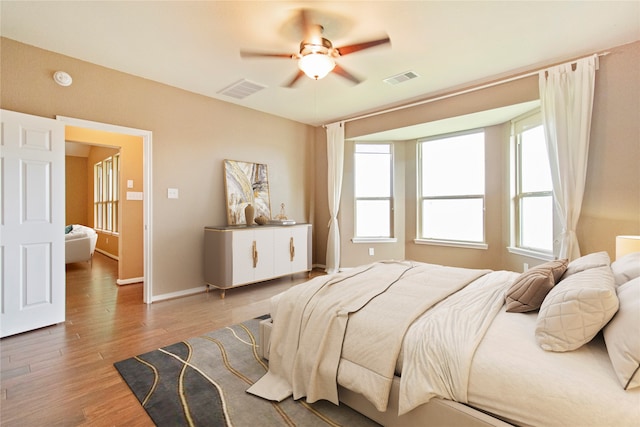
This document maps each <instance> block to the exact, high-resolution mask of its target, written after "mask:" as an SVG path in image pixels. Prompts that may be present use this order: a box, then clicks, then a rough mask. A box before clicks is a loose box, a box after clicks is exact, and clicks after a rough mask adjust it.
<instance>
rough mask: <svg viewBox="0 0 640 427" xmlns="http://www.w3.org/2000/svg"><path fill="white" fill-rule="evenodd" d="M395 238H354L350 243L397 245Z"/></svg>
mask: <svg viewBox="0 0 640 427" xmlns="http://www.w3.org/2000/svg"><path fill="white" fill-rule="evenodd" d="M397 242H398V239H396V238H395V237H354V238H352V239H351V243H397Z"/></svg>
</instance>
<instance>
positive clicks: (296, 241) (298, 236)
mask: <svg viewBox="0 0 640 427" xmlns="http://www.w3.org/2000/svg"><path fill="white" fill-rule="evenodd" d="M308 245H309V226H305V227H295V228H292V229H291V246H292V257H291V272H292V273H298V272H300V271H307V270H310V269H311V266H310V265H309V247H308Z"/></svg>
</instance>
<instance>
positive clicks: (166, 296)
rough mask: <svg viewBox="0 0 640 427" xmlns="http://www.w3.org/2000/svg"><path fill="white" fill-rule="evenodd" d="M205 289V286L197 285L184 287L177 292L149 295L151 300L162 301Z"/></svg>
mask: <svg viewBox="0 0 640 427" xmlns="http://www.w3.org/2000/svg"><path fill="white" fill-rule="evenodd" d="M206 290H207V287H206V286H199V287H197V288H191V289H185V290H184V291H178V292H170V293H168V294H161V295H154V296H152V297H151V302H158V301H164V300H168V299H173V298H180V297H186V296H189V295H193V294H198V293H201V292H205V291H206Z"/></svg>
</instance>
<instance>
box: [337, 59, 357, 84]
mask: <svg viewBox="0 0 640 427" xmlns="http://www.w3.org/2000/svg"><path fill="white" fill-rule="evenodd" d="M333 72H334V73H336V74H337V75H339V76H342V77H344V78H345V79H347V80H350V81H352V82H353V83H355V84H358V83H360V82H361V81H362V80H360V79H359V78H357V77H356V76H354V75H353V74H351V73H350V72H348V71H347V70H345V69H344V68H342V67H341V66H340V65H338V64H336V66H335V68H334V69H333Z"/></svg>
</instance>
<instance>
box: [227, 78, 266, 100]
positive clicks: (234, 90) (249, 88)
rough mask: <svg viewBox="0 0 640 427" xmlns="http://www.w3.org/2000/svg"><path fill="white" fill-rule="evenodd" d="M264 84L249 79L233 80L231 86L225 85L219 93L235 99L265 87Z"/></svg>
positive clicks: (242, 97)
mask: <svg viewBox="0 0 640 427" xmlns="http://www.w3.org/2000/svg"><path fill="white" fill-rule="evenodd" d="M265 88H266V86H263V85H261V84H259V83H254V82H251V81H249V80H245V79H242V80H240V81H237V82H235V83H234V84H232V85H231V86H227V87H226V88H224V89H222V90H221V91H220V92H218V93H220V94H222V95H227V96H230V97H232V98H236V99H244V98H246V97H247V96H249V95H253V94H254V93H256V92H258V91H260V90H262V89H265Z"/></svg>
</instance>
